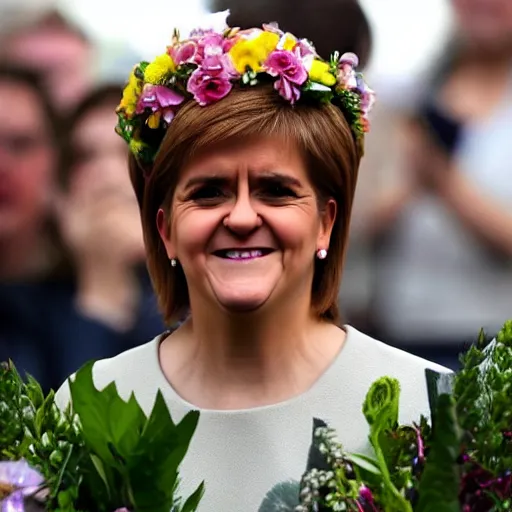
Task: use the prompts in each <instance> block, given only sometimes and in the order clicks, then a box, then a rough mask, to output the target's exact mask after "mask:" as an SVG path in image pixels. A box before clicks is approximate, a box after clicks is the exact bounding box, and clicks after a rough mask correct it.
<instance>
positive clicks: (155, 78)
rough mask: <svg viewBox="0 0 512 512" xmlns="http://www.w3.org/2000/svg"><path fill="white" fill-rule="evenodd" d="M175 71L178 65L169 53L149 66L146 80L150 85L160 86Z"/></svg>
mask: <svg viewBox="0 0 512 512" xmlns="http://www.w3.org/2000/svg"><path fill="white" fill-rule="evenodd" d="M174 71H176V65H175V64H174V61H173V60H172V57H171V56H170V55H169V54H168V53H164V54H162V55H159V56H158V57H156V59H155V60H154V61H153V62H151V64H148V66H147V68H146V69H145V71H144V80H145V81H146V82H147V83H148V84H153V85H159V84H161V83H163V82H164V81H165V80H166V79H167V78H168V77H169V75H170V74H171V73H174Z"/></svg>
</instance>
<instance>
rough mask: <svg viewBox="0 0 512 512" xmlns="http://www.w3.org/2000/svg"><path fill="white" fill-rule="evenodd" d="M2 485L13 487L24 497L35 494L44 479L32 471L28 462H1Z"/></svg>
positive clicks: (0, 479) (0, 477)
mask: <svg viewBox="0 0 512 512" xmlns="http://www.w3.org/2000/svg"><path fill="white" fill-rule="evenodd" d="M0 483H2V484H6V485H12V486H13V487H14V488H15V489H18V490H20V491H22V493H23V495H25V496H28V495H31V494H34V493H35V492H36V491H37V490H38V489H39V487H40V486H41V485H42V484H43V483H44V478H43V476H42V475H41V473H39V471H36V470H35V469H32V468H31V467H30V466H29V465H28V462H27V461H26V460H23V459H22V460H19V461H15V462H14V461H4V462H0Z"/></svg>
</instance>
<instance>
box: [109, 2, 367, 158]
mask: <svg viewBox="0 0 512 512" xmlns="http://www.w3.org/2000/svg"><path fill="white" fill-rule="evenodd" d="M226 14H229V12H227V13H226ZM357 66H358V58H357V56H356V55H354V54H353V53H345V54H344V55H341V56H340V55H339V53H338V52H336V53H334V54H333V55H332V56H331V58H330V60H329V61H324V60H322V59H321V58H320V57H319V56H318V54H317V53H316V51H315V48H314V47H313V45H312V44H311V43H310V42H309V41H307V40H305V39H298V38H296V37H295V36H294V35H292V34H290V33H284V32H282V31H281V30H279V28H278V26H277V25H276V24H274V23H273V24H268V25H263V27H262V28H261V29H259V28H253V29H249V30H240V29H237V28H230V27H228V26H227V25H226V28H225V29H224V30H220V31H219V30H215V29H196V30H194V31H192V32H191V33H190V35H189V37H188V38H187V39H184V40H182V39H180V35H179V32H178V31H177V30H175V31H174V35H173V38H172V43H171V45H170V46H168V47H167V50H166V52H165V53H163V54H162V55H159V56H158V57H156V58H155V60H153V62H141V63H139V64H138V65H136V66H135V67H134V69H133V71H132V72H131V74H130V77H129V80H128V84H127V85H126V87H125V89H124V91H123V97H122V100H121V103H120V105H119V106H118V108H117V111H116V112H117V114H118V119H119V121H118V124H117V127H116V131H117V133H118V134H119V135H121V136H122V137H123V138H124V139H125V140H126V142H127V143H128V144H129V147H130V150H131V151H132V153H133V154H134V155H135V156H136V158H137V159H138V160H139V162H140V163H142V164H149V165H151V164H152V162H153V160H154V157H155V155H156V153H157V151H158V148H159V146H160V143H161V141H162V139H163V136H164V134H165V129H166V128H167V127H168V126H169V124H170V123H171V122H172V120H173V118H174V116H175V114H176V112H177V110H178V109H179V107H180V105H181V104H182V103H184V102H185V101H187V100H188V99H190V98H193V99H194V100H195V101H196V102H197V103H198V104H199V105H201V106H207V105H209V104H211V103H213V102H216V101H219V100H221V99H222V98H224V97H225V96H227V95H228V94H229V92H230V91H231V90H232V88H233V87H234V86H235V85H238V86H239V87H251V86H254V85H257V84H259V83H262V82H264V81H271V82H272V83H273V85H274V89H275V90H276V91H277V93H279V95H280V96H282V98H284V100H286V101H288V102H289V103H290V104H291V105H293V104H294V103H296V102H297V101H299V100H300V98H302V97H309V98H312V99H314V100H316V101H319V102H332V103H333V104H335V105H337V106H338V107H339V108H340V109H341V110H342V112H343V113H344V115H345V117H346V119H347V121H348V123H349V125H350V127H351V129H352V132H353V134H354V136H355V138H356V140H360V139H362V138H363V136H364V133H365V132H368V131H369V122H368V113H369V111H370V109H371V107H372V105H373V103H374V96H375V95H374V93H373V91H372V90H371V89H370V88H369V87H368V86H367V85H366V83H365V82H364V80H363V78H362V75H361V74H360V73H358V72H357V71H356V68H357Z"/></svg>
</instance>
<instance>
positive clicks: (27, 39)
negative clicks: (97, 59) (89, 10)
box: [4, 28, 91, 110]
mask: <svg viewBox="0 0 512 512" xmlns="http://www.w3.org/2000/svg"><path fill="white" fill-rule="evenodd" d="M4 51H5V52H7V54H8V57H9V59H10V60H13V61H14V62H17V63H19V64H20V65H24V66H28V67H29V68H32V69H35V70H36V71H38V72H40V73H42V75H43V76H44V77H45V80H46V85H47V87H48V90H49V91H50V93H51V94H52V96H53V100H54V101H55V104H56V105H58V106H59V107H60V108H62V109H64V110H65V109H68V108H71V107H72V106H73V105H74V104H76V103H77V101H79V100H80V99H81V98H82V97H83V96H84V94H85V93H86V92H87V90H88V88H89V85H90V65H91V64H90V58H91V50H90V47H89V45H88V44H87V43H86V42H85V41H82V40H81V39H80V38H79V37H77V36H75V35H74V34H72V33H68V32H66V31H63V30H57V29H51V28H47V29H41V30H37V31H33V32H31V33H28V34H25V33H24V34H20V35H19V36H18V37H15V38H13V39H12V40H11V41H9V43H8V47H7V48H4Z"/></svg>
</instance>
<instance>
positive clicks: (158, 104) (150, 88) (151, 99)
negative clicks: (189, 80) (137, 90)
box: [136, 84, 185, 123]
mask: <svg viewBox="0 0 512 512" xmlns="http://www.w3.org/2000/svg"><path fill="white" fill-rule="evenodd" d="M184 99H185V98H184V97H183V96H182V95H181V94H179V93H177V92H176V91H173V90H172V89H169V88H168V87H166V86H164V85H151V84H146V85H145V86H144V89H143V91H142V94H141V95H140V98H139V101H138V103H137V109H136V113H137V114H142V113H143V112H144V111H145V110H146V109H150V110H151V111H152V112H153V113H155V112H161V114H162V116H163V118H164V120H165V121H166V122H167V123H170V122H171V121H172V120H173V118H174V114H175V111H176V107H177V106H178V105H180V104H181V103H182V102H183V100H184Z"/></svg>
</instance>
